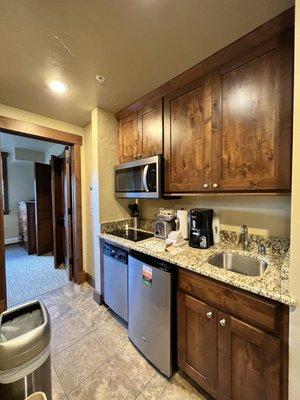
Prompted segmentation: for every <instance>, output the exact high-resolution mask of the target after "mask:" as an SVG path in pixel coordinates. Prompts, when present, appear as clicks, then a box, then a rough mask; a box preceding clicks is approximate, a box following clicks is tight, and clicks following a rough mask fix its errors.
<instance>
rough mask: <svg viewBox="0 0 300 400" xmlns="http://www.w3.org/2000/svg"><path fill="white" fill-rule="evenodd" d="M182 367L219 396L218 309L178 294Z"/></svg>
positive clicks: (202, 385) (179, 360)
mask: <svg viewBox="0 0 300 400" xmlns="http://www.w3.org/2000/svg"><path fill="white" fill-rule="evenodd" d="M177 301H178V303H177V306H178V314H177V318H178V325H177V326H178V365H179V367H180V368H181V369H182V370H183V371H184V372H185V373H186V374H187V375H189V376H190V377H191V378H192V379H193V380H194V381H195V382H197V383H198V384H199V385H200V386H201V387H202V388H203V389H205V390H206V391H207V392H208V393H209V394H211V395H212V396H214V397H216V395H217V359H218V358H217V310H216V309H215V308H213V307H211V306H209V305H207V304H205V303H203V302H201V301H200V300H196V299H195V298H193V297H191V296H188V295H187V294H185V293H183V292H180V291H178V292H177Z"/></svg>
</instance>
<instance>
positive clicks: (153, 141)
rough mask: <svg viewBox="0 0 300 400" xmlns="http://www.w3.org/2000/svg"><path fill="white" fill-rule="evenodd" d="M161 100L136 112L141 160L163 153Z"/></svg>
mask: <svg viewBox="0 0 300 400" xmlns="http://www.w3.org/2000/svg"><path fill="white" fill-rule="evenodd" d="M162 117H163V116H162V100H161V99H160V100H158V101H155V102H153V103H150V104H149V105H148V106H147V107H144V108H143V109H142V110H140V111H139V112H138V132H139V151H138V153H139V154H141V156H142V157H143V158H145V157H151V156H156V155H159V154H162V152H163V120H162Z"/></svg>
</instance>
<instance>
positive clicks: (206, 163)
mask: <svg viewBox="0 0 300 400" xmlns="http://www.w3.org/2000/svg"><path fill="white" fill-rule="evenodd" d="M211 98H212V97H211V77H210V76H206V77H205V78H201V79H199V80H197V81H195V82H193V83H191V84H189V85H187V86H185V87H184V88H182V89H180V90H177V91H175V92H173V93H172V94H171V95H168V96H167V97H166V98H165V99H164V138H165V139H164V146H165V147H164V154H165V192H166V193H171V192H202V191H207V190H210V185H211V107H212V103H211Z"/></svg>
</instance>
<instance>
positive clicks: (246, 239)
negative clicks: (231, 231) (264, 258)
mask: <svg viewBox="0 0 300 400" xmlns="http://www.w3.org/2000/svg"><path fill="white" fill-rule="evenodd" d="M241 232H242V245H243V250H249V235H248V227H247V225H242V226H241Z"/></svg>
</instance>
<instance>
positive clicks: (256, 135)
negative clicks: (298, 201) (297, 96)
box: [212, 33, 293, 191]
mask: <svg viewBox="0 0 300 400" xmlns="http://www.w3.org/2000/svg"><path fill="white" fill-rule="evenodd" d="M292 44H293V40H292V37H291V34H289V33H287V34H285V35H284V36H283V37H281V38H276V39H274V40H272V41H270V42H268V43H265V44H264V45H261V46H260V47H258V48H256V49H255V50H252V52H251V53H249V52H245V53H244V54H243V56H241V57H240V58H236V59H234V61H232V62H231V63H228V64H226V65H224V66H223V67H221V68H220V69H219V70H218V72H217V75H216V76H215V79H214V90H213V93H214V108H213V132H214V133H213V142H212V148H213V151H212V157H213V160H212V164H213V171H212V189H213V190H230V191H233V190H240V191H244V190H247V191H251V190H289V189H290V174H291V136H292V134H291V133H292V98H293V49H292Z"/></svg>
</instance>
